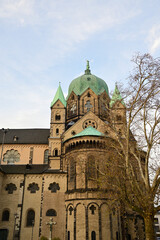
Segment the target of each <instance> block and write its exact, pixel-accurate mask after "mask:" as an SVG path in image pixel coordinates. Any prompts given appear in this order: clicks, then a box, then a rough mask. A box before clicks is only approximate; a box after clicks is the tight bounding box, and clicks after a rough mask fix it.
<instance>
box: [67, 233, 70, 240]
mask: <svg viewBox="0 0 160 240" xmlns="http://www.w3.org/2000/svg"><path fill="white" fill-rule="evenodd" d="M67 240H70V231H68V237H67Z"/></svg>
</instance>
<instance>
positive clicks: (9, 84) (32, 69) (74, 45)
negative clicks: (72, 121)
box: [0, 0, 160, 128]
mask: <svg viewBox="0 0 160 240" xmlns="http://www.w3.org/2000/svg"><path fill="white" fill-rule="evenodd" d="M137 52H140V53H142V54H143V53H146V52H149V53H151V54H152V55H153V56H154V57H160V0H133V1H132V0H111V1H110V0H0V88H1V93H0V104H1V108H0V128H49V123H50V103H51V101H52V99H53V97H54V94H55V92H56V89H57V87H58V84H59V82H61V86H62V90H63V92H64V94H65V96H66V95H67V91H68V86H69V84H70V82H71V81H72V80H73V79H74V78H75V77H77V76H79V75H81V74H83V73H84V70H85V67H86V60H90V66H91V72H92V73H93V74H95V75H97V76H99V77H100V78H102V79H104V80H105V81H106V83H107V84H108V87H109V90H110V91H112V90H113V89H114V85H115V82H122V83H123V84H126V81H127V80H126V79H127V76H128V75H129V72H130V71H131V69H132V67H133V65H132V63H131V61H130V60H131V58H132V56H133V55H134V54H135V53H137Z"/></svg>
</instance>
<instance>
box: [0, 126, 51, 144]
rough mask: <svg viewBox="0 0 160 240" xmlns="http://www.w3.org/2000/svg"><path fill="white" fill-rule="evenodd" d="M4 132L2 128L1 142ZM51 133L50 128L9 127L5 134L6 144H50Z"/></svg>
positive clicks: (0, 131) (0, 133)
mask: <svg viewBox="0 0 160 240" xmlns="http://www.w3.org/2000/svg"><path fill="white" fill-rule="evenodd" d="M3 134H4V133H3V131H2V130H0V144H2V139H3ZM49 135H50V129H9V131H8V132H7V133H6V135H5V144H48V138H49ZM15 139H16V141H15Z"/></svg>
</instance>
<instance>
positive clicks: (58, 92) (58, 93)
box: [51, 83, 67, 107]
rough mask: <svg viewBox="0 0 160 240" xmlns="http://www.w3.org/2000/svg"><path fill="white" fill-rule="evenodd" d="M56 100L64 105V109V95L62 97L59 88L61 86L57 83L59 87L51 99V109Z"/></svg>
mask: <svg viewBox="0 0 160 240" xmlns="http://www.w3.org/2000/svg"><path fill="white" fill-rule="evenodd" d="M57 100H60V101H61V103H62V104H63V105H64V107H66V104H67V103H66V100H65V98H64V95H63V92H62V88H61V85H60V83H59V87H58V89H57V92H56V94H55V96H54V98H53V101H52V102H51V107H52V106H53V105H54V104H55V103H56V102H57Z"/></svg>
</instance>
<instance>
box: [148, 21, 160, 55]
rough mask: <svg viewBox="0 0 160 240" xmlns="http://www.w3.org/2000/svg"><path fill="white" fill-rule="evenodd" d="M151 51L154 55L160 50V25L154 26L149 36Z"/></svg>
mask: <svg viewBox="0 0 160 240" xmlns="http://www.w3.org/2000/svg"><path fill="white" fill-rule="evenodd" d="M148 42H149V51H150V53H151V54H154V53H155V52H156V51H157V50H158V49H159V48H160V24H159V25H158V24H157V25H154V26H153V27H152V28H151V29H150V31H149V36H148Z"/></svg>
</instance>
